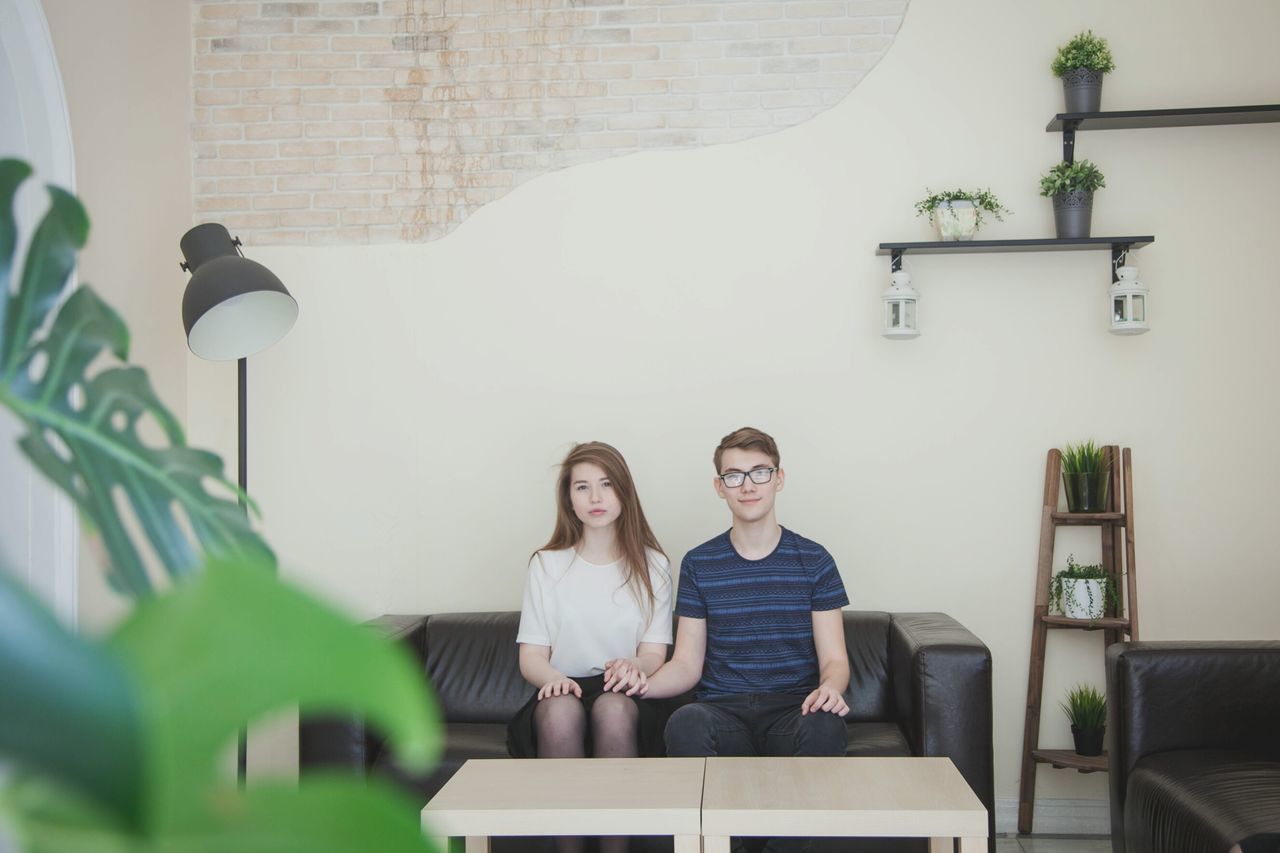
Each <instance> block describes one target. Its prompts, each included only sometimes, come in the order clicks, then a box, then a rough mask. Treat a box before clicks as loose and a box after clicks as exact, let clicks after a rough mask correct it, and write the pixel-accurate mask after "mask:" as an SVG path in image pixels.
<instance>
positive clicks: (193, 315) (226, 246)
mask: <svg viewBox="0 0 1280 853" xmlns="http://www.w3.org/2000/svg"><path fill="white" fill-rule="evenodd" d="M179 246H180V248H181V249H182V256H183V257H184V258H186V262H185V263H182V264H179V266H181V267H182V269H183V270H185V271H187V272H189V273H191V281H190V282H188V283H187V290H186V293H184V294H183V296H182V325H183V326H184V327H185V328H186V330H187V346H188V347H190V348H191V351H192V352H193V353H195V354H196V355H198V356H200V357H201V358H205V359H209V360H210V361H232V360H235V361H237V362H238V365H237V368H238V369H237V371H236V400H237V404H236V412H237V414H236V423H237V432H238V434H239V435H238V443H237V457H238V467H239V484H240V491H241V492H242V493H246V492H247V491H248V488H249V475H248V470H249V466H248V462H247V459H248V454H247V444H248V437H247V432H248V431H247V429H246V428H245V423H246V420H247V415H246V413H247V410H248V400H247V397H246V390H245V389H246V385H247V384H248V370H247V367H246V365H247V362H248V358H249V356H251V355H253V354H254V353H259V352H262V351H263V350H265V349H267V348H268V347H270V346H271V345H272V344H274V343H276V341H278V340H280V339H281V338H283V337H284V336H285V335H286V334H288V333H289V330H290V329H291V328H293V323H294V321H295V320H297V319H298V303H297V301H296V300H294V298H293V297H292V296H290V295H289V291H288V290H287V289H286V288H285V286H284V285H283V284H281V283H280V279H278V278H276V277H275V274H274V273H272V272H271V270H269V269H267V268H266V267H264V266H263V265H262V264H259V263H257V262H255V261H251V260H249V259H248V258H246V257H245V256H244V254H243V253H242V252H241V251H240V238H239V237H235V238H233V237H232V236H231V233H230V232H229V231H227V229H226V228H225V227H223V226H221V225H218V224H217V223H213V222H210V223H206V224H204V225H197V226H196V227H195V228H192V229H191V230H190V231H188V232H187V233H186V234H184V235H182V240H181V242H180V243H179ZM240 505H241V506H242V507H243V506H244V499H243V498H241V500H240ZM247 743H248V738H247V735H246V732H244V731H241V732H240V742H239V745H238V750H237V752H238V757H237V761H236V768H237V771H236V772H237V774H238V778H239V780H240V783H241V784H244V780H245V774H246V769H247V764H248V749H247Z"/></svg>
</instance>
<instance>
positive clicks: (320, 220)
mask: <svg viewBox="0 0 1280 853" xmlns="http://www.w3.org/2000/svg"><path fill="white" fill-rule="evenodd" d="M280 224H281V225H282V226H284V227H285V228H316V227H325V226H329V225H337V224H338V213H337V211H334V210H290V211H286V212H282V213H281V214H280Z"/></svg>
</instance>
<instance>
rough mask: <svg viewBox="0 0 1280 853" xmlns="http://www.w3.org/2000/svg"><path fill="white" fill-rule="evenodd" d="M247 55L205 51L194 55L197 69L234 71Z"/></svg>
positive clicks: (239, 66)
mask: <svg viewBox="0 0 1280 853" xmlns="http://www.w3.org/2000/svg"><path fill="white" fill-rule="evenodd" d="M247 58H248V57H241V56H234V55H230V54H214V53H206V54H203V55H201V56H197V57H196V70H197V71H234V70H236V69H238V68H241V67H242V66H241V65H240V63H241V62H242V61H244V60H245V59H247Z"/></svg>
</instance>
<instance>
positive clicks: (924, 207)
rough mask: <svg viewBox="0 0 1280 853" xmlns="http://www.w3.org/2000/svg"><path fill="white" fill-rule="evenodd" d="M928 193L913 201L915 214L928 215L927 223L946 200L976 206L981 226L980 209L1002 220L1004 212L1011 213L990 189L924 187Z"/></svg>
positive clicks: (978, 222) (979, 225) (978, 221)
mask: <svg viewBox="0 0 1280 853" xmlns="http://www.w3.org/2000/svg"><path fill="white" fill-rule="evenodd" d="M924 191H925V192H926V193H928V195H926V196H925V197H924V198H922V199H921V200H920V201H918V202H916V203H915V210H916V216H923V215H924V214H928V215H929V224H930V225H932V224H933V212H934V211H935V210H936V209H937V208H938V207H940V206H941V205H942V204H943V203H944V202H948V201H971V202H973V206H974V207H975V208H977V211H978V214H977V224H978V227H982V211H984V210H985V211H987V212H988V213H990V214H992V215H993V216H995V218H996V219H998V220H1000V221H1001V222H1004V214H1006V213H1012V212H1013V211H1011V210H1010V209H1009V208H1007V207H1005V206H1004V205H1003V204H1001V203H1000V199H998V198H996V195H995V193H993V192H992V191H991V190H990V189H985V190H981V189H979V190H943V191H942V192H936V193H935V192H934V191H933V190H931V189H929V188H928V187H925V190H924Z"/></svg>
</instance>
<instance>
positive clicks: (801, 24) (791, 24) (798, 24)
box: [756, 21, 822, 39]
mask: <svg viewBox="0 0 1280 853" xmlns="http://www.w3.org/2000/svg"><path fill="white" fill-rule="evenodd" d="M756 33H757V35H758V36H759V37H760V38H762V39H763V38H795V37H797V36H816V35H821V34H822V25H821V23H820V22H819V21H761V22H760V23H759V24H756Z"/></svg>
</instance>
